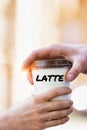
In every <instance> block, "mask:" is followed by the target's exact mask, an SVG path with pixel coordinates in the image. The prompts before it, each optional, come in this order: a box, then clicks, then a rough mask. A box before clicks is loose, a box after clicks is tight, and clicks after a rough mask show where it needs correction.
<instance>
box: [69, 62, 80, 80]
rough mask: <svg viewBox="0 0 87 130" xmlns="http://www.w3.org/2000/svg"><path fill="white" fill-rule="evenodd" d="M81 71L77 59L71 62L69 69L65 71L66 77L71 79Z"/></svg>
mask: <svg viewBox="0 0 87 130" xmlns="http://www.w3.org/2000/svg"><path fill="white" fill-rule="evenodd" d="M81 72H82V65H81V64H80V62H79V61H76V62H74V63H73V66H72V67H71V69H70V70H69V71H68V72H67V76H66V78H67V80H68V81H73V80H74V79H75V78H76V77H77V76H78V75H79V73H81Z"/></svg>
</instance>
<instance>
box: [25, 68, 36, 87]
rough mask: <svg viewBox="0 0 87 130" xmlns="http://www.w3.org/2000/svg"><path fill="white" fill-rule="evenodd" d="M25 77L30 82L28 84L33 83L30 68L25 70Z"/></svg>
mask: <svg viewBox="0 0 87 130" xmlns="http://www.w3.org/2000/svg"><path fill="white" fill-rule="evenodd" d="M27 79H28V81H29V82H30V84H32V85H33V84H34V83H33V78H32V72H31V70H28V71H27Z"/></svg>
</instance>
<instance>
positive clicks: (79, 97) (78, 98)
mask: <svg viewBox="0 0 87 130" xmlns="http://www.w3.org/2000/svg"><path fill="white" fill-rule="evenodd" d="M71 99H72V100H73V102H74V108H75V109H77V110H79V111H82V110H86V109H87V101H86V99H87V86H80V87H78V88H76V89H75V90H73V92H72V96H71Z"/></svg>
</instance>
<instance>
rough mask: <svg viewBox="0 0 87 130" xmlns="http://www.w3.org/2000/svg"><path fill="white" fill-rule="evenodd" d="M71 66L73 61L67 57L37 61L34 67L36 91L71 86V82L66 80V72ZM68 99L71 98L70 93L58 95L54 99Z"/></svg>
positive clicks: (33, 74) (36, 92)
mask: <svg viewBox="0 0 87 130" xmlns="http://www.w3.org/2000/svg"><path fill="white" fill-rule="evenodd" d="M70 67H71V63H70V62H69V61H68V60H66V59H50V60H38V61H35V62H34V64H33V67H32V76H33V83H34V93H35V94H41V93H43V92H46V91H48V90H52V89H54V88H59V87H69V86H70V83H69V82H68V81H67V80H66V73H67V71H68V70H69V69H70ZM48 94H49V93H48ZM67 99H70V95H69V94H68V95H63V96H58V97H56V98H54V99H53V100H67Z"/></svg>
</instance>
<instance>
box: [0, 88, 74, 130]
mask: <svg viewBox="0 0 87 130" xmlns="http://www.w3.org/2000/svg"><path fill="white" fill-rule="evenodd" d="M48 93H49V94H48ZM69 93H71V89H70V88H66V87H61V88H56V89H53V90H49V92H45V93H43V94H41V95H38V96H36V95H32V96H31V97H30V98H29V99H27V100H25V101H24V102H22V103H19V104H16V105H15V106H13V107H12V108H10V109H9V110H7V111H5V112H3V113H2V114H1V115H0V127H1V130H43V129H45V128H48V127H51V126H56V125H60V124H64V123H65V122H67V121H68V120H69V117H68V115H69V114H70V113H71V112H72V110H73V109H72V104H73V103H72V101H71V100H57V101H51V100H52V99H53V98H55V97H56V96H60V95H64V94H69Z"/></svg>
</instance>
